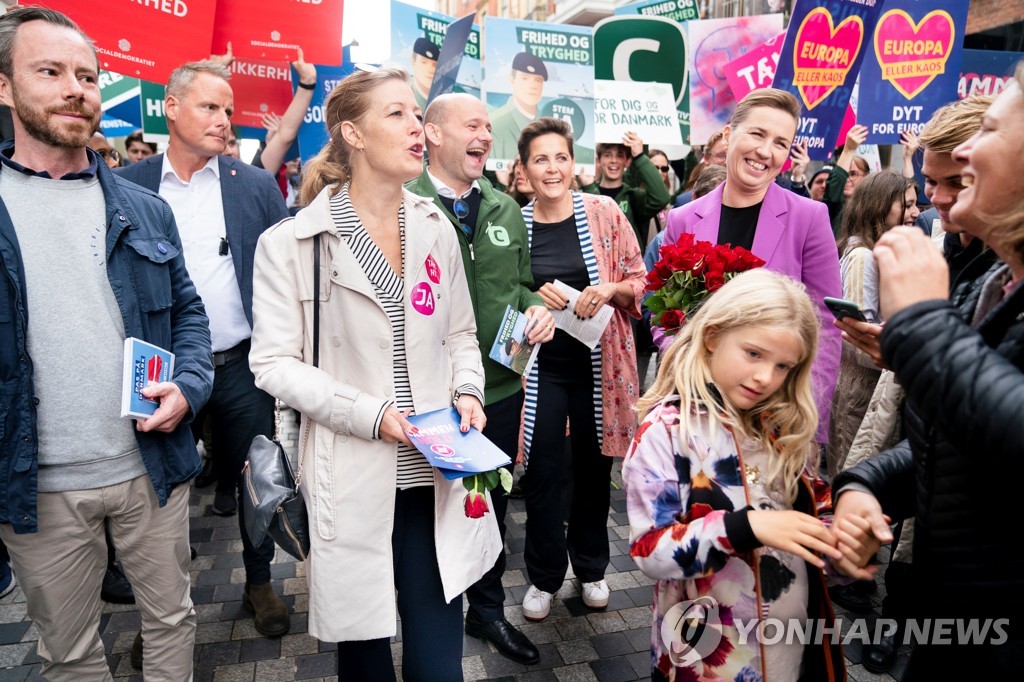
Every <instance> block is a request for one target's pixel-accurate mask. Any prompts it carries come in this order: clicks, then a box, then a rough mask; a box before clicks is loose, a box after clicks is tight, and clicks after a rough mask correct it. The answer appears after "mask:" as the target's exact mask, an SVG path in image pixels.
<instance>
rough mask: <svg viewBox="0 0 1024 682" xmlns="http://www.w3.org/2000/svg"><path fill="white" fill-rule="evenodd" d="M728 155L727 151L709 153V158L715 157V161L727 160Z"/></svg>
mask: <svg viewBox="0 0 1024 682" xmlns="http://www.w3.org/2000/svg"><path fill="white" fill-rule="evenodd" d="M726 156H727V153H726V152H716V153H714V154H708V158H710V159H714V160H715V161H725V159H726Z"/></svg>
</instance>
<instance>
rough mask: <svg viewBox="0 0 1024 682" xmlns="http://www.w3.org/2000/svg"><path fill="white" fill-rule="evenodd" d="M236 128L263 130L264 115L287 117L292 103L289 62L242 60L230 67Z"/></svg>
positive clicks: (233, 118) (236, 61)
mask: <svg viewBox="0 0 1024 682" xmlns="http://www.w3.org/2000/svg"><path fill="white" fill-rule="evenodd" d="M231 90H232V91H233V92H234V96H235V113H234V114H233V115H232V117H231V123H233V124H235V125H242V126H250V127H253V128H262V127H263V120H262V117H263V114H271V113H273V114H277V115H278V116H282V115H284V110H285V109H287V108H288V105H289V104H290V103H291V101H292V67H291V66H290V65H289V64H288V62H268V61H262V60H257V59H239V58H235V61H234V62H232V64H231Z"/></svg>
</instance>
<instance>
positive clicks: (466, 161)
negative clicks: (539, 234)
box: [408, 94, 555, 665]
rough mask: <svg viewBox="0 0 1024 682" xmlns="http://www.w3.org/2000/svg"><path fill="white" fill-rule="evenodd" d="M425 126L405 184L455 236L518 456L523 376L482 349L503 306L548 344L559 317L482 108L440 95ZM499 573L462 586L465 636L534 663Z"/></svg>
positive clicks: (499, 409) (502, 501)
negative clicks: (537, 278)
mask: <svg viewBox="0 0 1024 682" xmlns="http://www.w3.org/2000/svg"><path fill="white" fill-rule="evenodd" d="M423 126H424V132H425V135H426V144H427V154H428V164H429V165H428V166H427V167H426V168H425V169H424V171H423V174H422V175H420V177H419V178H418V179H416V180H414V181H412V182H411V183H409V185H408V188H409V189H410V190H411V191H413V192H415V193H416V194H419V195H420V196H424V197H428V198H430V199H433V200H434V203H436V204H437V205H438V207H440V208H441V210H442V212H444V214H445V215H446V216H447V217H448V219H449V220H450V221H451V223H452V228H453V229H454V230H456V233H457V234H458V235H459V244H460V245H461V247H462V260H463V265H464V267H465V269H466V279H467V280H468V281H469V293H470V295H471V297H472V299H473V312H474V314H475V316H476V332H477V341H478V343H479V344H480V351H481V354H482V356H483V363H484V372H485V375H486V377H485V378H486V381H485V385H484V393H485V400H484V411H485V413H486V415H487V426H486V428H484V431H483V433H484V435H485V436H487V437H488V438H489V439H490V440H491V441H492V442H493V443H495V444H496V445H497V446H498V447H500V448H501V449H502V450H503V451H504V452H505V454H507V455H508V456H509V457H511V458H512V460H513V461H514V460H515V458H516V454H517V452H518V449H519V427H520V420H521V414H522V407H523V398H524V393H523V382H522V376H520V375H519V374H516V373H515V372H513V371H512V370H511V369H509V368H508V367H505V366H504V365H502V364H499V363H498V362H495V361H494V360H492V359H490V358H489V357H488V354H489V352H490V349H491V346H493V345H494V339H495V337H496V336H497V334H498V327H499V326H500V325H501V320H502V317H503V316H504V315H505V308H506V306H512V307H513V308H515V309H516V310H518V311H522V312H525V314H526V316H527V317H528V318H530V322H529V323H528V326H527V329H529V330H531V331H530V332H529V334H528V336H527V340H528V341H529V342H530V343H538V342H539V343H544V342H546V341H550V340H551V338H552V336H554V333H555V321H554V319H553V318H552V317H551V313H550V312H548V310H547V308H546V307H545V306H544V304H543V302H542V301H541V298H540V296H539V295H537V294H535V293H532V292H531V291H530V288H529V287H530V285H531V284H532V283H533V274H532V272H531V270H530V245H529V241H528V239H527V236H526V225H525V223H524V222H523V216H522V213H520V211H519V205H518V204H516V202H515V201H514V200H513V199H512V198H511V197H509V196H508V195H507V194H505V193H503V192H499V191H497V190H495V189H494V188H493V187H492V186H491V183H490V182H488V181H487V179H486V178H484V177H483V172H484V164H485V163H486V162H487V157H488V155H489V154H490V152H491V141H492V137H491V123H490V120H489V118H488V116H487V109H486V107H485V106H484V105H483V103H481V102H480V100H478V99H476V98H475V97H471V96H470V95H465V94H449V95H441V96H440V97H437V98H436V99H434V101H433V102H431V104H430V106H428V107H427V110H426V112H424V115H423ZM413 229H415V228H413ZM510 468H511V465H510ZM491 495H492V502H493V511H494V517H495V519H496V520H497V521H498V528H499V529H500V530H501V535H502V538H504V536H505V509H506V507H507V506H508V498H507V497H506V495H505V492H504V491H503V490H502V489H501V486H498V487H497V488H495V489H494V490H493V491H492V492H491ZM504 572H505V554H504V552H503V553H502V554H501V555H500V556H499V557H498V560H497V562H495V564H494V567H493V568H492V569H491V570H490V571H488V572H487V573H486V574H484V577H483V578H481V579H480V580H479V581H478V582H477V583H476V584H475V585H473V586H472V587H471V588H469V590H467V591H466V597H467V599H468V600H469V610H468V612H467V613H466V634H468V635H470V636H472V637H477V638H480V639H486V640H488V641H490V642H492V643H493V644H494V645H495V646H496V647H497V649H498V651H499V653H501V654H502V655H503V656H505V657H507V658H510V659H512V660H514V661H518V662H519V663H524V664H526V665H531V664H534V663H537V662H538V661H539V660H540V653H539V652H538V651H537V647H535V646H534V645H533V644H532V643H531V642H530V640H529V639H527V638H526V636H525V635H523V633H521V632H519V631H518V630H517V629H516V628H515V627H514V626H512V624H511V623H509V622H508V621H507V620H505V611H504V606H503V605H504V602H505V590H504V588H503V587H502V585H501V576H502V575H503V574H504Z"/></svg>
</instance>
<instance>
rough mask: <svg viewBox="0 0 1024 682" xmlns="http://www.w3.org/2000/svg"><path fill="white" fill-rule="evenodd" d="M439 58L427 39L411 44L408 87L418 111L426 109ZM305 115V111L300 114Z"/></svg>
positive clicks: (438, 52) (419, 39)
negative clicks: (414, 97) (410, 70)
mask: <svg viewBox="0 0 1024 682" xmlns="http://www.w3.org/2000/svg"><path fill="white" fill-rule="evenodd" d="M440 56H441V48H440V47H438V46H437V45H435V44H434V43H433V42H432V41H431V40H430V39H429V38H423V37H420V38H417V39H416V42H414V43H413V44H412V58H411V59H410V60H409V63H410V65H411V66H412V74H411V76H410V77H409V85H411V86H412V92H413V94H414V95H416V106H418V107H419V108H420V109H426V108H427V97H429V96H430V86H431V85H432V84H433V83H434V72H435V71H437V58H438V57H440ZM302 113H303V115H305V113H306V112H305V111H303V112H302Z"/></svg>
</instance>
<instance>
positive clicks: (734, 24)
mask: <svg viewBox="0 0 1024 682" xmlns="http://www.w3.org/2000/svg"><path fill="white" fill-rule="evenodd" d="M687 32H688V34H689V38H690V59H689V66H690V140H691V142H692V143H693V144H704V143H705V142H707V141H708V138H710V137H711V136H712V135H713V134H715V133H716V132H717V131H719V130H721V129H722V128H724V127H725V126H726V124H728V123H729V121H730V120H731V119H732V112H733V111H734V110H735V109H736V98H735V97H734V96H733V92H732V88H730V87H729V81H728V80H727V79H726V77H725V72H724V70H723V67H724V66H725V65H726V64H728V63H729V62H731V61H733V60H734V59H736V58H737V57H739V56H741V55H743V54H746V53H747V52H749V51H750V50H755V49H758V48H760V47H761V46H762V45H764V43H765V42H766V41H768V40H770V39H771V38H772V37H773V36H775V35H777V34H779V33H781V32H782V15H781V14H760V15H756V16H751V17H731V18H728V19H708V20H705V21H691V22H689V23H688V24H687Z"/></svg>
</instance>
